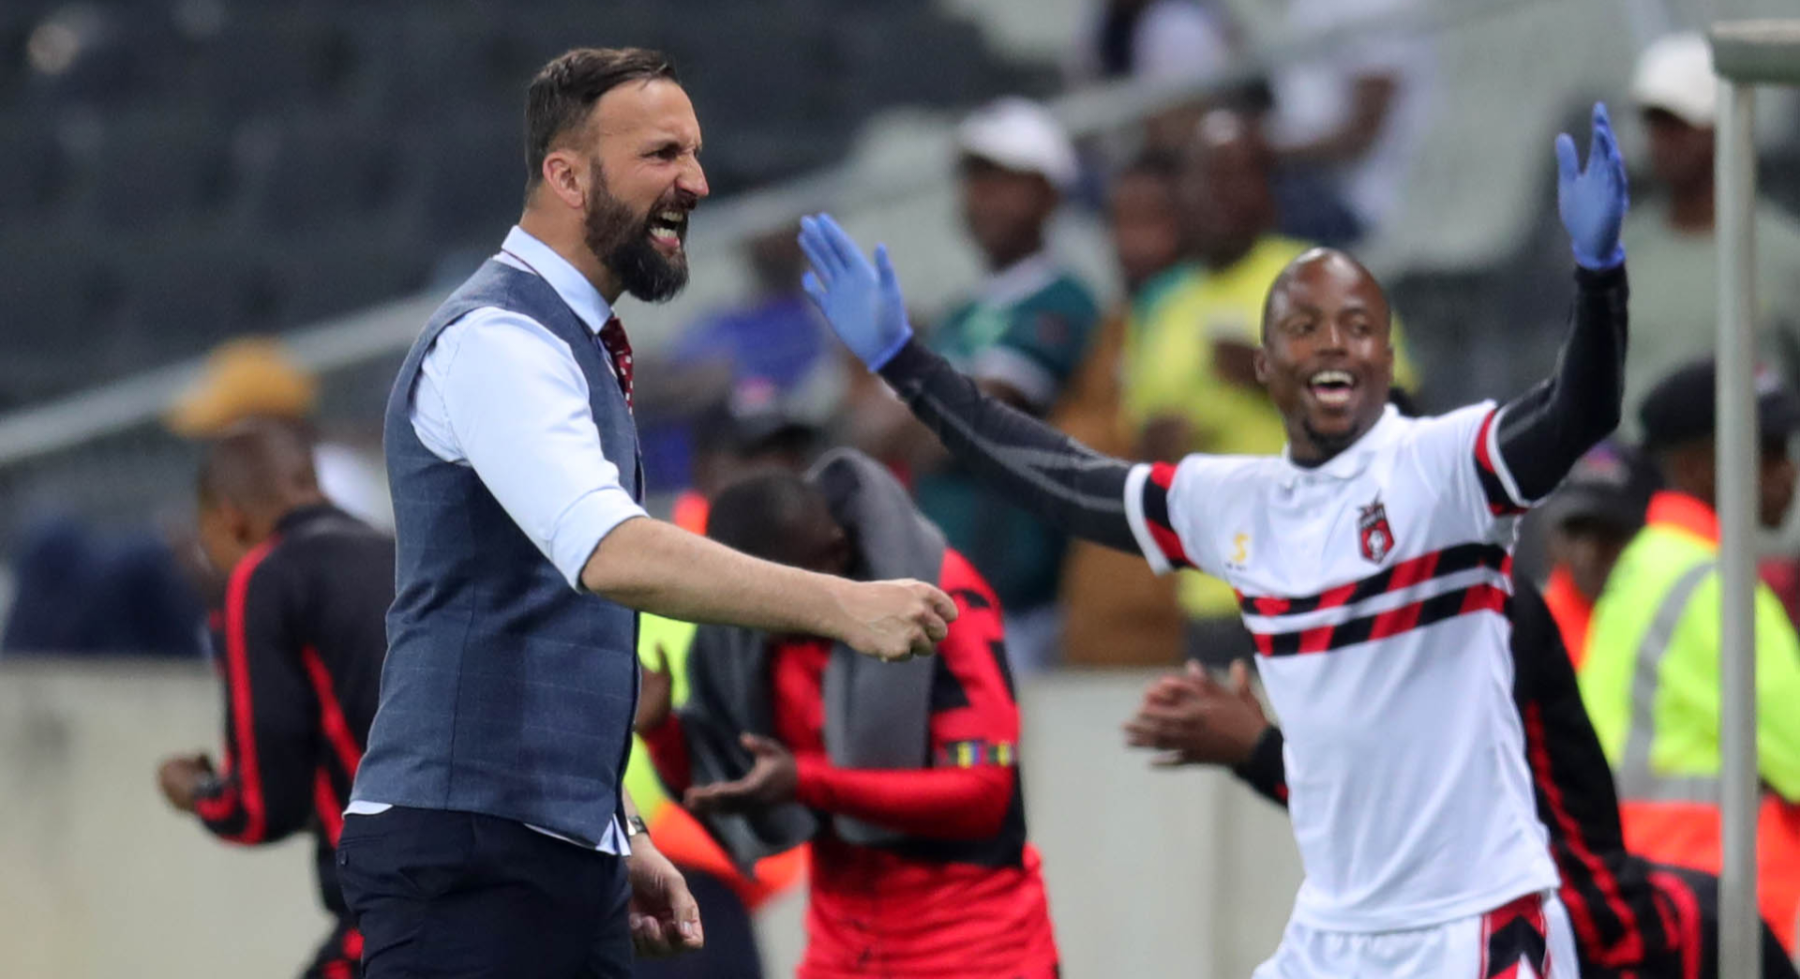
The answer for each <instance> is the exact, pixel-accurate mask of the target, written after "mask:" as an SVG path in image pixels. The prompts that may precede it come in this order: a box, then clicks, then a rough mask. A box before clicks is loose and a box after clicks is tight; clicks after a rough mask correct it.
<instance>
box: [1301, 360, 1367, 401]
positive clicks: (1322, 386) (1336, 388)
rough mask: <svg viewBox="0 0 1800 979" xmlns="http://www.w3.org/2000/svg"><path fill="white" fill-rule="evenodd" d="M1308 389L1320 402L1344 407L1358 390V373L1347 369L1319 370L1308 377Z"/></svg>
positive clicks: (1314, 398)
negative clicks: (1355, 373)
mask: <svg viewBox="0 0 1800 979" xmlns="http://www.w3.org/2000/svg"><path fill="white" fill-rule="evenodd" d="M1306 389H1307V391H1308V392H1310V393H1311V394H1312V396H1313V400H1314V401H1317V402H1318V403H1319V404H1322V405H1324V406H1326V407H1328V408H1342V407H1343V406H1345V405H1347V404H1349V403H1350V397H1351V395H1352V394H1353V393H1354V392H1355V391H1356V375H1354V374H1352V373H1350V372H1349V371H1346V370H1336V369H1332V370H1323V371H1319V372H1317V373H1315V374H1313V376H1312V377H1311V378H1308V379H1307V382H1306Z"/></svg>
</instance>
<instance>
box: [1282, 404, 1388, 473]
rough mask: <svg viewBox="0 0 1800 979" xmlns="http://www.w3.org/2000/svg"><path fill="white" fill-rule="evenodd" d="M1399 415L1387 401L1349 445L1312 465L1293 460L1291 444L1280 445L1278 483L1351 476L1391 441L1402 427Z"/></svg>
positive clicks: (1365, 467) (1365, 466) (1367, 463)
mask: <svg viewBox="0 0 1800 979" xmlns="http://www.w3.org/2000/svg"><path fill="white" fill-rule="evenodd" d="M1405 424H1406V423H1405V422H1404V421H1403V420H1402V419H1401V417H1400V410H1399V409H1398V408H1395V407H1394V406H1393V405H1388V406H1387V407H1385V408H1383V409H1382V410H1381V420H1379V421H1377V422H1376V423H1375V425H1374V427H1373V428H1370V429H1369V430H1368V431H1366V432H1364V433H1363V434H1362V438H1359V439H1357V440H1356V441H1355V442H1352V443H1351V444H1350V447H1349V448H1347V449H1345V450H1344V451H1342V452H1339V453H1338V454H1337V455H1334V456H1332V457H1331V458H1329V459H1327V460H1325V461H1324V462H1322V463H1320V464H1318V465H1316V466H1302V465H1299V464H1298V463H1296V462H1294V456H1293V446H1292V445H1284V446H1282V447H1281V462H1282V466H1283V472H1282V478H1281V484H1282V485H1283V486H1284V487H1286V488H1288V489H1292V488H1293V487H1294V485H1295V484H1296V483H1299V482H1300V481H1301V480H1303V479H1306V478H1307V477H1316V478H1323V479H1333V480H1347V479H1353V478H1355V477H1356V476H1358V475H1360V474H1361V473H1362V471H1363V470H1364V469H1367V468H1368V466H1369V460H1370V459H1372V458H1374V456H1375V453H1376V452H1377V451H1379V450H1380V449H1381V447H1382V446H1384V445H1387V444H1388V443H1389V442H1392V441H1393V440H1394V438H1395V437H1396V436H1398V435H1399V434H1400V431H1401V429H1403V428H1405Z"/></svg>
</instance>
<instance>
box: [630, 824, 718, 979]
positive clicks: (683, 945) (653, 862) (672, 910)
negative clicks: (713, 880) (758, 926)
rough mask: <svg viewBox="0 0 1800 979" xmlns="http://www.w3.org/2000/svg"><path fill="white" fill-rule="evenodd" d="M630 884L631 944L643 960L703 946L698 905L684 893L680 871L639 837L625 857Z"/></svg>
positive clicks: (683, 883)
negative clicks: (629, 853) (629, 854)
mask: <svg viewBox="0 0 1800 979" xmlns="http://www.w3.org/2000/svg"><path fill="white" fill-rule="evenodd" d="M625 875H626V877H627V878H628V879H629V880H630V881H631V944H632V947H633V949H635V950H636V952H637V954H638V955H639V956H641V957H644V958H661V957H665V956H669V955H677V954H680V953H682V952H691V951H693V950H694V949H697V948H700V947H701V946H703V945H705V944H706V933H705V931H703V930H702V929H701V927H700V905H698V904H696V903H694V895H693V894H691V893H689V892H688V886H687V881H686V880H685V879H683V878H682V876H681V871H679V870H676V869H675V865H674V864H672V863H670V862H669V858H668V857H665V856H663V855H662V853H660V852H659V851H658V850H657V849H656V845H655V844H654V843H652V842H650V839H649V837H648V836H644V835H640V836H637V837H635V838H634V839H633V840H632V844H631V856H629V857H627V858H625Z"/></svg>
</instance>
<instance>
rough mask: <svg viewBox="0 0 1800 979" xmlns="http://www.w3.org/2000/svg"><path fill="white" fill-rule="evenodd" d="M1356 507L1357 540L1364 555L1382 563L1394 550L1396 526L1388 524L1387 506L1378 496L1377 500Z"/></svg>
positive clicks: (1377, 562)
mask: <svg viewBox="0 0 1800 979" xmlns="http://www.w3.org/2000/svg"><path fill="white" fill-rule="evenodd" d="M1356 509H1357V514H1356V540H1357V544H1358V545H1360V546H1361V547H1362V556H1363V557H1365V558H1367V559H1369V560H1370V561H1372V562H1374V563H1376V564H1380V563H1381V562H1382V561H1383V560H1384V559H1386V557H1387V556H1388V555H1389V554H1392V553H1393V551H1394V528H1393V527H1392V526H1390V525H1389V524H1388V518H1387V507H1385V506H1382V504H1381V497H1379V496H1378V497H1376V498H1375V502H1373V503H1371V504H1369V505H1368V506H1365V507H1357V508H1356Z"/></svg>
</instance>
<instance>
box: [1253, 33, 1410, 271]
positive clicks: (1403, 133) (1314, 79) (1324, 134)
mask: <svg viewBox="0 0 1800 979" xmlns="http://www.w3.org/2000/svg"><path fill="white" fill-rule="evenodd" d="M1425 7H1426V4H1423V3H1421V2H1419V0H1290V2H1289V3H1288V8H1287V16H1286V23H1287V28H1288V30H1289V31H1290V32H1291V33H1292V34H1293V35H1295V36H1313V35H1319V34H1330V35H1333V36H1334V40H1333V41H1332V43H1331V45H1330V47H1328V48H1326V49H1323V50H1321V51H1320V52H1319V53H1318V54H1316V55H1314V56H1312V57H1311V58H1310V59H1309V60H1306V61H1304V62H1300V63H1293V64H1286V65H1283V66H1282V67H1281V68H1280V70H1279V71H1277V72H1276V74H1275V76H1274V79H1273V85H1274V97H1275V111H1274V115H1273V117H1272V119H1271V121H1270V124H1271V129H1270V138H1271V140H1272V141H1273V142H1274V143H1275V144H1276V145H1277V146H1278V147H1279V152H1280V154H1281V157H1282V159H1283V160H1284V161H1285V162H1287V163H1292V164H1297V165H1303V166H1306V167H1311V168H1315V170H1316V172H1317V173H1318V175H1319V176H1321V177H1322V178H1324V180H1325V181H1326V182H1327V184H1328V185H1329V188H1330V190H1331V191H1332V192H1333V193H1334V194H1335V195H1336V196H1337V197H1338V198H1340V199H1341V200H1342V201H1343V203H1344V204H1346V205H1347V206H1348V207H1349V210H1350V212H1351V213H1352V214H1353V215H1354V217H1355V218H1356V219H1357V221H1358V222H1359V223H1360V226H1361V230H1362V231H1364V232H1367V231H1369V230H1373V229H1375V228H1377V227H1379V226H1380V225H1381V224H1382V222H1383V221H1385V220H1386V219H1387V217H1388V216H1389V215H1390V214H1391V213H1392V212H1393V210H1394V205H1395V204H1396V203H1397V202H1398V200H1399V198H1400V189H1401V187H1402V186H1403V184H1404V182H1405V180H1406V177H1407V172H1408V170H1409V169H1410V167H1411V163H1412V159H1413V157H1414V155H1415V154H1416V153H1417V152H1418V148H1419V141H1420V139H1421V138H1422V137H1423V136H1424V133H1425V128H1426V124H1427V123H1428V122H1429V120H1430V115H1431V98H1432V89H1433V87H1434V85H1435V83H1436V58H1435V55H1434V52H1433V50H1432V47H1431V44H1430V42H1429V41H1428V40H1427V39H1426V38H1424V37H1423V36H1421V35H1420V34H1418V33H1417V32H1416V30H1415V29H1414V28H1412V27H1410V25H1407V24H1404V23H1399V22H1398V21H1399V20H1400V19H1402V18H1404V17H1405V16H1406V15H1407V14H1408V13H1409V12H1412V11H1422V10H1423V9H1424V8H1425ZM1364 22H1371V26H1370V27H1369V28H1364V27H1362V26H1361V25H1363V24H1364ZM1346 34H1347V35H1350V36H1347V37H1341V38H1339V37H1337V35H1346ZM1352 237H1354V235H1353V236H1352Z"/></svg>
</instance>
